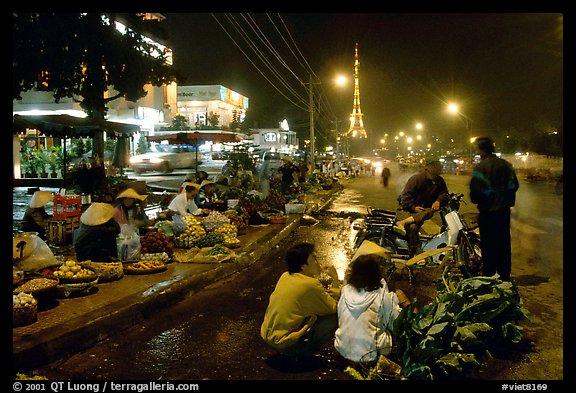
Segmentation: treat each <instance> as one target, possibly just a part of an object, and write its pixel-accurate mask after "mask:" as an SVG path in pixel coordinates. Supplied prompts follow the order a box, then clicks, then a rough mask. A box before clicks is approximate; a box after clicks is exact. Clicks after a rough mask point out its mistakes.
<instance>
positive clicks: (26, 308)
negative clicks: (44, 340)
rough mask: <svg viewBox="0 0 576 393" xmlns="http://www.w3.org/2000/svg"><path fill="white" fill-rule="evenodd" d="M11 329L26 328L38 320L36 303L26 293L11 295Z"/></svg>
mask: <svg viewBox="0 0 576 393" xmlns="http://www.w3.org/2000/svg"><path fill="white" fill-rule="evenodd" d="M13 298H14V301H13V306H12V327H18V326H26V325H30V324H31V323H34V322H36V321H37V320H38V301H37V300H36V299H34V297H33V296H32V295H30V294H27V293H24V292H22V293H20V294H18V295H13Z"/></svg>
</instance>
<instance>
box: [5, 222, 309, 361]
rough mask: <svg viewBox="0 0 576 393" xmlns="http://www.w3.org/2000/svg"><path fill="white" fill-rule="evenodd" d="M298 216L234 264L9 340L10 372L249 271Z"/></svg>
mask: <svg viewBox="0 0 576 393" xmlns="http://www.w3.org/2000/svg"><path fill="white" fill-rule="evenodd" d="M300 220H301V217H300V215H298V216H296V217H294V218H291V219H290V220H289V222H288V223H287V224H286V226H284V227H283V228H282V229H281V230H280V231H279V232H275V231H273V232H271V233H269V234H268V235H266V236H264V237H263V238H261V239H257V240H256V241H255V242H254V243H252V244H250V245H249V246H248V249H247V250H246V251H245V252H243V253H242V254H240V255H239V256H238V258H237V261H236V262H234V263H222V264H219V265H214V266H213V267H212V268H210V269H208V270H206V271H204V272H201V273H196V274H181V275H179V276H175V277H173V278H172V279H171V280H168V281H163V282H159V283H158V284H157V285H153V286H151V287H149V288H148V289H147V290H146V291H144V292H140V293H134V294H131V295H128V296H126V297H124V298H122V299H119V300H118V301H115V302H111V303H110V304H108V305H106V306H105V307H103V308H100V309H98V310H97V312H92V313H86V314H82V313H80V314H79V315H78V316H76V317H73V318H71V319H67V320H66V321H65V322H63V323H61V324H59V325H56V326H52V327H50V328H47V329H44V330H42V332H41V333H42V334H41V335H40V334H39V335H25V336H21V337H20V336H19V337H14V338H13V351H12V361H13V362H12V363H13V368H14V370H15V371H24V370H30V369H33V368H37V367H40V366H41V365H44V364H47V363H50V362H53V361H55V360H58V359H62V358H63V357H67V356H71V355H73V354H74V353H78V352H81V351H83V350H85V349H87V348H89V347H91V346H93V345H95V344H97V343H98V342H100V341H102V340H104V339H106V338H108V337H111V336H113V335H115V334H118V333H119V332H121V331H122V330H125V329H128V328H130V327H132V326H135V325H137V324H138V323H141V322H142V321H145V320H146V318H147V317H149V316H152V315H153V314H154V313H155V312H156V311H157V310H159V309H161V308H163V307H169V306H171V305H173V304H176V303H178V302H180V301H181V300H183V299H184V298H186V297H187V296H190V295H193V294H194V293H196V292H198V291H200V290H202V289H203V288H205V287H207V286H209V285H211V284H214V283H216V282H218V281H221V280H224V279H226V278H227V277H229V276H231V275H233V274H235V273H237V272H239V271H242V270H245V269H247V268H249V267H250V266H251V265H252V264H253V263H255V262H256V261H257V260H259V259H260V258H262V257H263V256H264V255H265V254H267V253H268V252H270V250H272V248H273V247H275V246H276V245H277V244H279V243H280V242H281V241H282V240H283V239H284V238H286V237H287V236H288V235H290V233H291V232H292V231H293V230H295V229H296V228H297V227H298V226H299V225H300Z"/></svg>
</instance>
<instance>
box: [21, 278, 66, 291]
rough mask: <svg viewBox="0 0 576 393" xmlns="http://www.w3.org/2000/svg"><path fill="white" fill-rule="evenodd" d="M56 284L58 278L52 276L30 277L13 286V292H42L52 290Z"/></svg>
mask: <svg viewBox="0 0 576 393" xmlns="http://www.w3.org/2000/svg"><path fill="white" fill-rule="evenodd" d="M57 285H58V279H57V278H54V277H31V278H27V279H24V280H22V281H21V282H20V283H19V284H18V285H17V286H16V288H14V293H16V294H18V293H29V294H32V295H36V294H42V293H45V292H49V291H51V290H53V289H54V288H56V286H57Z"/></svg>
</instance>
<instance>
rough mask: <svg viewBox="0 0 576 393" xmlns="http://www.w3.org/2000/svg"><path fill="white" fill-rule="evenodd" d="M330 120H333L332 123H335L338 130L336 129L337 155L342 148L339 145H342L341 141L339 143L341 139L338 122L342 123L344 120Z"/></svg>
mask: <svg viewBox="0 0 576 393" xmlns="http://www.w3.org/2000/svg"><path fill="white" fill-rule="evenodd" d="M330 122H331V123H334V124H335V126H336V130H335V132H336V155H338V153H339V150H340V149H339V147H338V145H340V143H339V142H340V141H339V139H340V134H339V133H338V123H341V122H342V120H338V119H336V120H330Z"/></svg>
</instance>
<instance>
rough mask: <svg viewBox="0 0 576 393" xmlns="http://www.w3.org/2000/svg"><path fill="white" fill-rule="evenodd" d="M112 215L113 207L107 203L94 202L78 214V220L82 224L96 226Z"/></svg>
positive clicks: (106, 220)
mask: <svg viewBox="0 0 576 393" xmlns="http://www.w3.org/2000/svg"><path fill="white" fill-rule="evenodd" d="M112 217H114V208H113V207H112V205H110V204H108V203H102V202H94V203H92V204H91V205H90V207H89V208H88V209H86V211H85V212H84V213H82V215H81V216H80V222H81V223H82V224H84V225H90V226H96V225H102V224H104V223H106V222H108V221H109V220H110V219H111V218H112Z"/></svg>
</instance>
